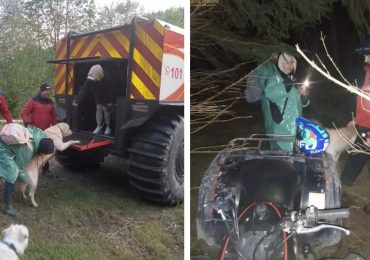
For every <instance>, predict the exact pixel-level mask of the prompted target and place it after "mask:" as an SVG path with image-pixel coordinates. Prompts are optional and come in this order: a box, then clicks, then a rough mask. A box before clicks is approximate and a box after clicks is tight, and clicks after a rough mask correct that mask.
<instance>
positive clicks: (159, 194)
mask: <svg viewBox="0 0 370 260" xmlns="http://www.w3.org/2000/svg"><path fill="white" fill-rule="evenodd" d="M129 152H130V159H129V168H128V174H129V176H130V183H131V185H132V186H133V187H135V188H136V189H137V190H139V191H140V192H141V193H142V194H143V195H144V196H145V197H146V198H148V199H150V200H152V201H156V202H160V203H163V204H167V205H175V204H178V203H180V202H182V201H183V199H184V119H183V117H182V116H180V115H176V114H163V115H160V116H157V117H155V118H153V119H152V120H151V121H150V122H148V123H147V124H146V125H144V126H142V128H141V129H140V132H138V134H137V135H136V136H134V138H133V140H132V146H131V148H130V149H129Z"/></svg>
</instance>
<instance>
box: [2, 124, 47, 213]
mask: <svg viewBox="0 0 370 260" xmlns="http://www.w3.org/2000/svg"><path fill="white" fill-rule="evenodd" d="M27 129H28V130H29V132H30V133H31V135H32V136H33V138H32V140H31V142H30V145H28V144H12V145H7V144H5V143H4V142H3V141H1V140H0V177H2V178H4V179H5V188H4V202H5V206H4V207H3V211H4V213H6V214H8V215H10V216H13V217H14V216H17V212H16V210H15V209H14V208H13V207H12V196H13V193H14V188H15V181H16V180H17V178H18V177H19V179H20V180H22V181H25V180H26V174H25V172H24V168H25V167H26V166H27V164H28V163H29V162H30V161H31V159H32V157H33V156H34V155H36V154H51V153H53V152H54V142H53V140H52V139H50V138H47V135H46V134H45V133H44V132H43V131H42V130H41V129H39V128H36V127H33V128H27Z"/></svg>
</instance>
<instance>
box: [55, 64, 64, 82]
mask: <svg viewBox="0 0 370 260" xmlns="http://www.w3.org/2000/svg"><path fill="white" fill-rule="evenodd" d="M62 66H63V68H62V69H61V70H60V71H59V73H58V74H57V75H55V82H59V81H60V80H61V78H62V77H65V73H66V68H65V65H62Z"/></svg>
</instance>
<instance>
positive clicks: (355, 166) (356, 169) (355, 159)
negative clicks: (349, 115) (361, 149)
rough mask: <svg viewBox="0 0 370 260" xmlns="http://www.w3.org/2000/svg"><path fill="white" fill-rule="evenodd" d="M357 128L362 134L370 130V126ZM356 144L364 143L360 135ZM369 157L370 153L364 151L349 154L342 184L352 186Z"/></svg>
mask: <svg viewBox="0 0 370 260" xmlns="http://www.w3.org/2000/svg"><path fill="white" fill-rule="evenodd" d="M357 130H358V132H359V134H360V135H361V134H362V133H367V132H370V129H369V128H362V127H359V128H358V129H357ZM355 144H360V145H363V144H364V143H363V141H362V140H361V138H360V137H357V139H356V141H355ZM369 159H370V155H368V154H363V153H357V154H350V155H349V156H348V161H347V163H346V165H345V166H344V170H343V172H342V176H341V181H342V184H345V185H349V186H352V185H353V183H354V182H355V180H356V178H357V177H358V176H359V175H360V173H361V171H362V169H363V168H364V166H365V164H366V162H367V161H368V160H369Z"/></svg>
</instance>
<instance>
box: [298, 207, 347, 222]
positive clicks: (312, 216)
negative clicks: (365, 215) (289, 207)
mask: <svg viewBox="0 0 370 260" xmlns="http://www.w3.org/2000/svg"><path fill="white" fill-rule="evenodd" d="M349 214H350V213H349V209H348V208H341V209H317V208H316V207H313V206H311V207H309V208H308V209H307V210H306V212H305V215H306V220H307V223H308V224H311V225H315V224H316V223H319V222H320V220H326V221H335V220H336V219H342V218H348V217H349Z"/></svg>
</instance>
